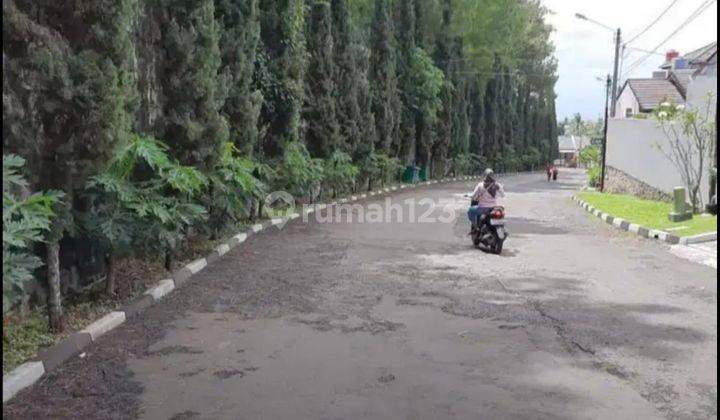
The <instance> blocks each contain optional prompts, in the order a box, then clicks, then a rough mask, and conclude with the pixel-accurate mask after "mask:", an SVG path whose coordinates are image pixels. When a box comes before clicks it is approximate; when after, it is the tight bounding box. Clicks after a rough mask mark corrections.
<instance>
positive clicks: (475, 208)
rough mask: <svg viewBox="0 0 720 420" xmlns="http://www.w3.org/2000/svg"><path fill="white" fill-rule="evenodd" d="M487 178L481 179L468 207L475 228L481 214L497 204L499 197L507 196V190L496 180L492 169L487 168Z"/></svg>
mask: <svg viewBox="0 0 720 420" xmlns="http://www.w3.org/2000/svg"><path fill="white" fill-rule="evenodd" d="M484 175H485V178H484V179H483V180H482V181H480V182H479V183H478V184H477V186H476V187H475V190H474V191H473V194H472V198H471V201H470V208H469V209H468V218H469V219H470V222H471V223H472V229H475V227H476V226H475V221H476V220H477V216H478V215H480V214H484V213H488V212H490V210H492V208H493V207H495V206H497V198H498V197H505V190H504V189H503V186H502V184H500V183H498V182H497V181H496V180H495V173H494V172H493V170H492V169H490V168H488V169H485V173H484Z"/></svg>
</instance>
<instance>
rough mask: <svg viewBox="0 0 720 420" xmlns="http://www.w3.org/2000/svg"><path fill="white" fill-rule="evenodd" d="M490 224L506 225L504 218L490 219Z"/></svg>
mask: <svg viewBox="0 0 720 420" xmlns="http://www.w3.org/2000/svg"><path fill="white" fill-rule="evenodd" d="M490 224H491V225H493V226H505V221H504V220H502V219H490Z"/></svg>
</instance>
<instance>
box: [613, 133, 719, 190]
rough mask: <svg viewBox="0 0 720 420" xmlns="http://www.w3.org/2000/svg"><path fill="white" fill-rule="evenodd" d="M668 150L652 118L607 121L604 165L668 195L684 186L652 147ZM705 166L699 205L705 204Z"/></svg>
mask: <svg viewBox="0 0 720 420" xmlns="http://www.w3.org/2000/svg"><path fill="white" fill-rule="evenodd" d="M658 144H659V145H661V146H662V147H663V148H664V149H665V150H669V147H668V140H667V137H665V133H664V132H663V130H662V129H661V128H660V127H658V125H657V122H655V121H654V120H652V119H648V120H636V119H610V120H609V121H608V133H607V155H606V164H607V165H608V166H612V167H613V168H615V169H618V170H621V171H623V172H625V173H626V174H628V175H630V176H632V177H633V178H636V179H639V180H640V181H642V182H644V183H646V184H648V185H650V186H651V187H653V188H656V189H658V190H660V191H663V192H666V193H668V194H672V190H673V188H675V187H679V186H684V184H683V182H682V178H681V177H680V173H679V172H678V170H677V169H676V168H675V165H673V164H672V162H671V161H670V160H669V159H668V158H667V157H666V156H665V155H664V154H663V153H662V152H661V151H660V150H658V147H657V146H656V145H658ZM711 162H712V160H711V159H707V160H706V166H705V169H704V171H703V172H704V173H703V180H702V182H701V187H700V193H701V194H702V196H701V197H702V201H703V203H707V201H708V190H709V167H708V165H711V164H712V163H711Z"/></svg>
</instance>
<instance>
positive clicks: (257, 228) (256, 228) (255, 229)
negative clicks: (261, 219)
mask: <svg viewBox="0 0 720 420" xmlns="http://www.w3.org/2000/svg"><path fill="white" fill-rule="evenodd" d="M250 229H251V230H252V231H253V232H255V233H258V232H260V231H261V230H263V225H262V224H260V223H255V224H254V225H252V226H250Z"/></svg>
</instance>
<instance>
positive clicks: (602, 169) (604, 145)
mask: <svg viewBox="0 0 720 420" xmlns="http://www.w3.org/2000/svg"><path fill="white" fill-rule="evenodd" d="M610 83H611V81H610V75H609V74H608V75H607V80H606V81H605V126H604V127H603V139H602V146H601V148H600V157H601V161H600V192H603V190H604V189H605V155H606V154H607V153H606V152H607V131H608V104H609V102H610ZM613 96H614V94H613ZM613 103H614V100H613Z"/></svg>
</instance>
